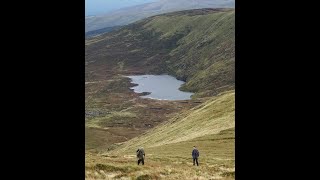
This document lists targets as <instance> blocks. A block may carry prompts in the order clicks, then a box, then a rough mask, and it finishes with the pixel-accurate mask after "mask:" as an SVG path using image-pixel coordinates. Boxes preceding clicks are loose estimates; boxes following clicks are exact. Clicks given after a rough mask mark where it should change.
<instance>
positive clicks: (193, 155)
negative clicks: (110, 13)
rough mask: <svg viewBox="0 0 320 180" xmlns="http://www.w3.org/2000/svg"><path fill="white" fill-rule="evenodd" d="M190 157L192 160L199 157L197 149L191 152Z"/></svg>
mask: <svg viewBox="0 0 320 180" xmlns="http://www.w3.org/2000/svg"><path fill="white" fill-rule="evenodd" d="M192 157H193V158H198V157H199V151H198V149H194V150H193V151H192Z"/></svg>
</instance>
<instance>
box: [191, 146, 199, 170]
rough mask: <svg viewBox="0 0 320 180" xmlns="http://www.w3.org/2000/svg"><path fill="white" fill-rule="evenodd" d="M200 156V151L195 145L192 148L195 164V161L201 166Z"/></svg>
mask: <svg viewBox="0 0 320 180" xmlns="http://www.w3.org/2000/svg"><path fill="white" fill-rule="evenodd" d="M198 157H199V151H198V149H197V148H196V146H193V150H192V158H193V165H195V162H197V166H199V163H198Z"/></svg>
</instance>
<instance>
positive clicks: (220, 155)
mask: <svg viewBox="0 0 320 180" xmlns="http://www.w3.org/2000/svg"><path fill="white" fill-rule="evenodd" d="M194 145H196V146H197V147H198V149H199V151H200V158H199V162H200V166H199V167H193V166H192V159H191V151H192V147H193V146H194ZM140 146H143V147H144V148H145V152H146V165H145V166H144V167H141V166H137V165H135V163H136V162H135V161H136V158H135V150H136V149H137V148H138V147H140ZM87 159H90V160H91V161H86V162H87V163H86V169H87V173H86V175H87V178H89V177H91V178H93V179H94V178H97V177H100V178H105V177H107V176H108V175H110V176H112V175H114V176H117V177H130V178H132V179H135V178H139V177H140V176H145V177H150V179H233V178H234V91H228V92H225V93H222V94H220V95H219V96H217V97H214V98H211V99H210V100H208V101H207V102H205V103H203V104H201V105H199V106H197V107H195V108H193V109H191V110H189V111H188V112H185V113H183V114H180V115H177V116H176V117H174V118H172V119H170V120H169V121H168V122H166V123H163V124H162V125H159V126H157V127H156V128H154V129H152V130H150V131H148V132H147V133H145V134H144V135H141V136H139V137H137V138H134V139H132V140H129V141H127V142H125V143H123V144H122V145H120V146H118V147H116V148H115V149H114V150H111V151H106V152H105V153H104V154H100V155H93V154H87ZM97 166H101V167H104V168H105V169H103V172H100V171H98V172H99V173H96V175H94V172H97Z"/></svg>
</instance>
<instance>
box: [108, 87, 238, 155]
mask: <svg viewBox="0 0 320 180" xmlns="http://www.w3.org/2000/svg"><path fill="white" fill-rule="evenodd" d="M234 94H235V93H234V91H227V92H224V93H222V94H220V95H218V96H217V97H214V98H212V99H210V100H208V101H207V102H205V103H203V104H201V105H199V106H197V107H195V108H193V109H191V110H190V111H188V112H186V113H183V114H180V115H178V116H176V117H174V118H172V119H171V120H169V121H167V122H166V123H164V124H162V125H158V126H157V127H156V128H154V129H152V130H150V131H148V132H147V133H146V134H144V135H142V136H139V137H136V138H134V139H131V140H129V141H128V142H126V143H124V144H123V145H122V146H120V147H119V148H118V149H116V150H115V151H114V153H121V152H128V153H130V152H131V153H132V152H135V149H136V148H137V147H140V146H143V147H145V148H146V149H150V148H151V149H152V148H153V149H155V150H156V151H158V152H157V154H162V153H166V152H165V149H167V148H164V151H159V148H161V147H165V146H166V147H171V146H176V147H177V148H178V149H180V150H181V149H182V150H181V151H179V150H177V151H178V152H179V153H178V154H180V156H181V154H184V153H182V152H184V150H183V149H184V148H186V149H189V150H190V148H191V147H192V145H191V144H189V143H187V142H193V141H194V139H197V138H204V137H207V138H208V137H210V136H212V137H213V135H214V134H219V133H221V132H222V131H224V130H228V129H233V128H234V125H235V124H234V122H235V121H234V118H235V112H234V109H235V98H234ZM231 138H232V139H233V140H234V134H233V136H231ZM186 143H187V144H188V146H184V145H186ZM207 145H212V142H210V141H208V144H207ZM226 147H228V146H226ZM203 148H205V145H204V146H203ZM226 149H231V150H233V149H234V148H233V147H232V148H226ZM172 152H173V151H172ZM186 155H187V156H189V155H190V153H187V154H186ZM183 156H184V155H183Z"/></svg>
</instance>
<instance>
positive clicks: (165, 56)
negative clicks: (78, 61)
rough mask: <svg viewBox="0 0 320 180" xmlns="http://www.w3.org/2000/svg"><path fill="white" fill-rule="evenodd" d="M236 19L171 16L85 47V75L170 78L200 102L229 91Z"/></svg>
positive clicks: (216, 12)
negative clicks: (107, 73) (101, 70)
mask: <svg viewBox="0 0 320 180" xmlns="http://www.w3.org/2000/svg"><path fill="white" fill-rule="evenodd" d="M234 13H235V12H234V10H233V9H199V10H188V11H181V12H174V13H169V14H163V15H158V16H153V17H150V18H147V19H144V20H141V21H138V22H136V23H134V24H130V25H128V26H125V27H123V28H121V29H120V30H118V31H115V32H112V33H108V34H104V35H101V36H97V37H95V38H92V39H90V40H87V41H86V61H87V63H88V64H87V66H86V68H87V69H86V72H89V71H90V70H92V69H94V68H97V67H102V66H105V67H107V68H108V70H109V71H112V72H117V73H121V74H137V73H140V74H141V73H151V74H162V73H168V74H171V75H174V76H176V77H177V78H178V79H182V80H184V81H186V82H187V83H186V84H185V85H184V86H183V87H182V90H187V91H193V92H197V94H196V96H202V97H204V96H212V95H216V94H218V93H219V92H223V91H225V90H230V89H233V88H234V54H235V49H234V46H235V38H234V36H235V28H234V18H235V14H234ZM86 77H88V78H90V77H89V74H86Z"/></svg>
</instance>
